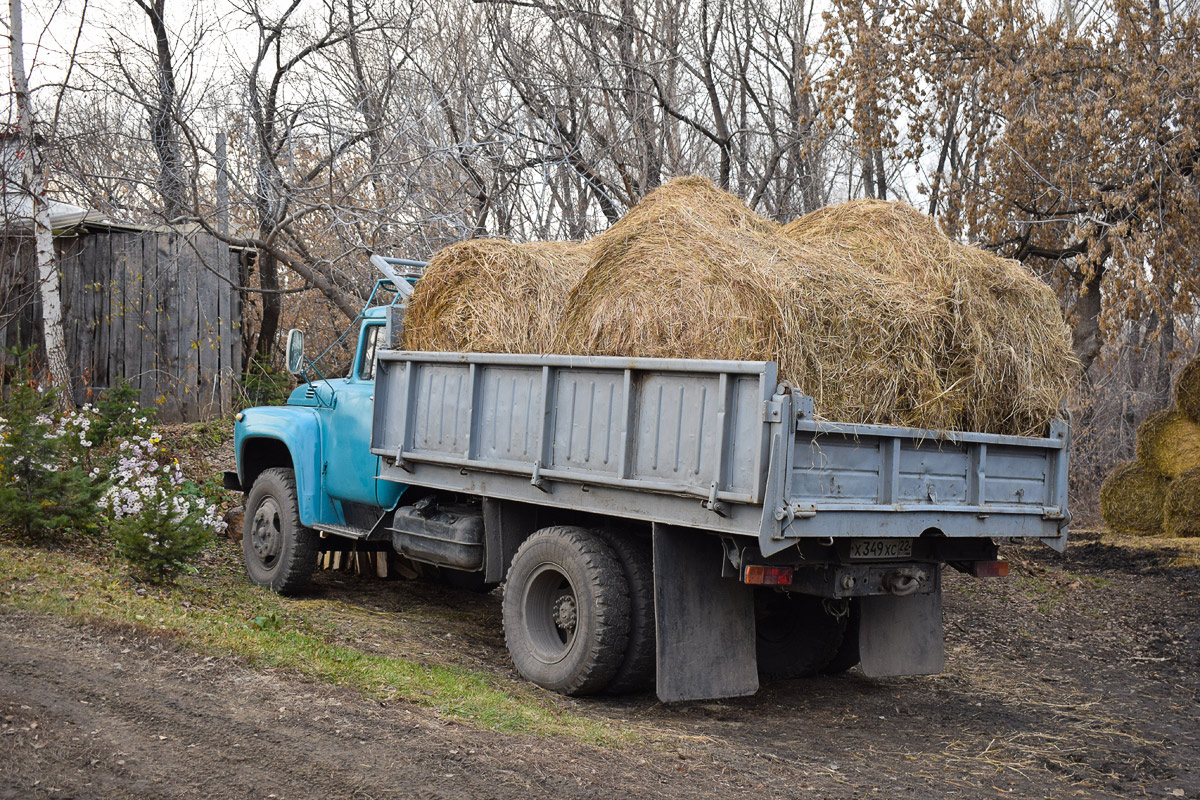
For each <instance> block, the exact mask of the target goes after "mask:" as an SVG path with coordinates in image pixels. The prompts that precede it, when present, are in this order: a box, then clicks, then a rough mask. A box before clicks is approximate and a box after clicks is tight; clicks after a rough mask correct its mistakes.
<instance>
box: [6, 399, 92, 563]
mask: <svg viewBox="0 0 1200 800" xmlns="http://www.w3.org/2000/svg"><path fill="white" fill-rule="evenodd" d="M93 418H94V414H93V412H92V411H91V409H89V408H84V409H83V410H81V411H72V412H68V413H66V414H62V413H60V412H59V408H58V393H57V390H55V389H45V388H43V387H40V386H38V385H37V383H36V382H35V381H33V380H32V379H29V378H28V377H27V376H26V377H24V378H23V379H21V380H18V381H16V382H15V383H14V384H13V385H12V386H11V387H10V389H9V393H8V397H7V398H5V399H4V402H3V403H2V404H0V529H4V530H8V531H10V532H14V533H16V534H18V535H20V536H22V537H23V538H25V539H26V540H29V541H33V542H46V543H48V542H59V541H63V540H65V539H66V538H68V536H69V535H70V534H71V533H72V532H82V533H91V532H94V531H95V530H97V525H96V500H97V498H98V497H99V496H100V493H101V492H102V491H103V486H102V485H101V483H100V481H99V477H100V476H99V473H100V470H98V469H93V470H91V472H89V471H88V467H89V466H90V464H91V457H90V451H91V448H92V442H91V438H90V435H91V426H92V422H93Z"/></svg>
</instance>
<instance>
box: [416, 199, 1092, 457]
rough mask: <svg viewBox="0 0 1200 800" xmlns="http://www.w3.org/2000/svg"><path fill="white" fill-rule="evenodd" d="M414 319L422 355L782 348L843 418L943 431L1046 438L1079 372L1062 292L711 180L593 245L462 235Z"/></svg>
mask: <svg viewBox="0 0 1200 800" xmlns="http://www.w3.org/2000/svg"><path fill="white" fill-rule="evenodd" d="M572 285H573V288H571V287H572ZM405 328H406V332H405V340H404V344H405V346H406V347H408V348H410V349H428V350H458V351H475V352H489V351H490V352H510V353H527V352H528V353H536V352H564V353H573V354H584V355H620V356H641V357H655V356H659V357H673V358H714V359H747V360H771V361H777V362H778V363H779V375H780V378H781V379H782V380H788V381H791V382H792V383H794V384H795V385H796V386H797V387H798V388H799V389H800V391H802V392H805V393H807V394H811V395H813V396H814V398H815V399H816V403H817V410H818V413H820V414H821V415H822V416H824V417H826V418H830V419H838V420H844V421H848V422H872V423H890V424H897V425H912V426H917V427H924V428H933V429H941V430H945V429H956V428H958V429H970V430H982V431H989V432H994V433H1012V434H1044V433H1045V430H1046V423H1047V421H1048V420H1049V419H1051V418H1052V417H1054V416H1055V415H1056V414H1057V413H1058V409H1059V404H1060V403H1061V401H1062V398H1063V397H1064V396H1065V394H1066V392H1067V390H1068V388H1069V386H1070V384H1071V382H1072V380H1073V378H1074V374H1075V370H1076V362H1075V359H1074V356H1073V355H1072V352H1071V348H1070V341H1069V337H1068V335H1067V329H1066V326H1065V324H1064V322H1063V319H1062V314H1061V312H1060V311H1059V308H1058V304H1057V301H1056V300H1055V298H1054V295H1053V292H1051V290H1050V289H1049V287H1047V286H1045V285H1044V284H1042V283H1041V282H1040V281H1039V280H1037V278H1035V277H1034V276H1033V275H1031V274H1030V273H1029V272H1028V271H1026V270H1025V269H1024V267H1022V266H1021V265H1020V264H1017V263H1016V262H1012V261H1005V260H1004V259H1000V258H997V257H995V256H993V255H991V254H989V253H985V252H983V251H980V250H975V249H973V248H968V247H963V246H961V245H958V244H955V243H953V242H951V241H950V240H949V239H948V238H947V237H946V236H945V235H944V234H943V233H942V232H941V230H940V229H938V227H937V225H936V223H935V222H933V220H931V219H930V218H928V217H926V216H924V215H922V214H920V213H919V212H917V211H915V210H914V209H912V208H910V207H908V206H904V205H902V204H898V203H882V202H877V201H861V202H855V203H848V204H845V205H843V206H838V207H835V208H832V209H827V210H824V211H821V212H816V213H814V214H809V215H807V216H805V217H803V218H801V219H800V220H797V221H795V222H793V223H791V224H790V225H788V226H786V227H785V228H781V227H780V226H779V225H777V224H776V223H774V222H772V221H770V220H767V219H765V218H763V217H761V216H759V215H758V214H756V213H754V212H753V211H751V210H750V209H749V208H747V207H746V205H745V204H744V203H743V202H742V201H741V200H740V199H738V198H736V197H734V196H732V195H729V194H727V193H725V192H722V191H720V190H719V189H717V188H716V187H715V186H713V184H712V183H711V182H709V181H707V180H705V179H702V178H682V179H677V180H673V181H670V182H669V183H667V184H665V185H663V186H662V187H660V188H659V189H657V190H656V191H654V192H652V193H651V194H650V195H648V196H647V197H646V198H645V199H643V200H642V202H640V203H639V204H638V205H637V206H635V207H634V208H633V209H631V210H630V211H629V213H627V214H626V215H625V216H624V217H623V218H622V219H621V220H619V221H618V222H617V223H616V224H614V225H613V226H612V227H611V228H609V230H607V231H606V232H604V233H603V234H601V235H599V236H597V237H596V238H595V239H593V240H592V241H591V242H589V243H586V244H583V245H579V244H570V243H567V244H531V245H515V244H511V243H508V242H499V241H495V240H475V241H469V242H463V243H461V244H458V245H453V246H451V247H448V248H446V249H445V250H443V251H441V252H440V253H438V254H437V255H436V256H435V257H434V259H433V261H432V262H431V263H430V266H429V268H428V269H427V271H426V274H425V277H424V278H423V279H422V280H421V281H420V282H419V283H418V287H417V293H416V296H415V297H414V299H413V302H412V303H411V305H410V309H409V312H408V318H407V320H406V323H405Z"/></svg>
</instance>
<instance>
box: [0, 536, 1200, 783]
mask: <svg viewBox="0 0 1200 800" xmlns="http://www.w3.org/2000/svg"><path fill="white" fill-rule="evenodd" d="M1009 552H1010V555H1014V556H1015V557H1016V558H1017V561H1016V563H1015V567H1016V569H1015V574H1014V576H1012V577H1009V578H1007V579H998V580H987V581H975V580H973V579H970V578H965V577H962V576H958V575H948V576H947V580H946V604H945V616H946V631H947V641H946V651H947V668H946V671H945V673H944V674H942V675H939V676H934V677H913V678H901V679H888V680H871V679H868V678H866V677H864V676H862V675H861V674H860V673H858V672H857V671H852V672H850V673H848V674H846V675H843V676H839V677H833V678H821V679H816V680H798V681H787V682H780V683H775V684H769V685H766V686H764V687H763V689H762V691H760V692H759V694H757V695H756V696H754V697H751V698H744V699H738V700H726V701H719V702H717V701H714V702H705V703H688V704H680V705H672V706H665V705H662V704H660V703H658V702H657V701H656V699H655V698H654V697H653V695H638V696H634V697H626V698H619V699H612V698H600V699H583V700H564V701H562V702H563V704H564V707H565V708H568V709H570V710H571V711H573V712H575V713H581V714H585V715H588V716H592V717H594V718H597V719H600V720H605V721H609V722H612V723H614V724H615V725H618V726H621V727H627V728H632V729H634V730H636V731H637V732H639V734H640V735H641V740H640V742H639V743H638V744H634V745H621V746H615V747H596V746H592V745H585V744H581V743H578V742H573V741H557V740H553V739H548V738H545V737H539V736H534V735H524V734H523V735H511V734H498V733H493V732H488V731H480V730H477V729H475V728H472V727H470V726H468V725H465V724H461V723H454V722H447V721H445V720H443V719H441V718H439V717H438V716H437V715H436V713H435V712H433V711H430V710H426V709H422V708H417V707H415V706H408V705H405V704H402V703H386V704H385V703H380V702H378V701H375V700H370V699H367V698H364V697H363V696H361V695H359V694H357V693H355V692H353V691H350V690H346V689H340V688H336V687H329V686H325V685H320V684H316V683H312V682H309V681H305V680H303V679H300V678H298V677H296V676H294V675H291V674H288V673H283V672H273V671H255V670H252V669H250V668H248V667H246V666H245V665H243V664H242V663H240V662H238V661H236V660H234V659H214V658H207V657H202V656H198V655H195V654H194V653H192V652H190V651H188V650H187V649H186V648H185V647H182V646H180V645H179V644H178V643H176V642H173V641H171V640H168V639H162V638H156V637H154V636H153V635H150V634H146V633H144V632H140V631H138V630H135V629H130V628H109V627H104V626H100V625H83V624H68V623H64V622H61V621H58V620H55V619H52V618H49V617H43V616H38V615H31V614H28V613H24V612H21V613H17V612H11V611H10V612H2V613H0V725H2V727H0V797H4V798H9V797H11V798H27V797H84V798H110V797H136V798H159V797H162V798H176V797H180V798H182V797H214V798H225V797H230V798H240V797H254V798H269V797H279V798H304V797H332V796H344V797H353V798H385V797H412V798H457V797H478V798H524V797H556V798H558V797H561V798H576V797H579V798H583V797H605V798H607V797H619V796H628V797H715V796H733V795H750V794H753V795H755V796H762V797H771V798H777V797H813V798H835V799H837V798H867V797H884V798H903V797H920V798H926V797H964V798H983V797H1000V796H1011V797H1021V798H1033V797H1088V798H1092V797H1200V705H1198V701H1200V691H1198V690H1200V680H1198V679H1200V571H1198V570H1197V569H1196V568H1195V567H1190V566H1177V565H1176V564H1177V563H1178V562H1177V561H1174V560H1173V555H1172V554H1171V553H1168V552H1165V551H1163V552H1160V551H1156V550H1154V549H1146V548H1137V549H1133V548H1129V547H1124V546H1121V545H1113V544H1111V543H1109V542H1106V541H1104V540H1102V539H1100V538H1099V537H1095V536H1092V537H1088V536H1083V537H1077V538H1076V541H1075V543H1074V544H1073V545H1072V546H1071V548H1070V549H1069V551H1068V553H1067V555H1066V556H1065V557H1059V556H1057V555H1054V554H1052V553H1050V551H1048V550H1045V549H1043V548H1022V549H1021V550H1019V551H1018V550H1016V549H1013V550H1010V551H1009ZM309 597H317V598H331V599H335V600H337V601H339V602H341V603H344V604H346V607H348V608H363V609H368V610H370V611H371V612H373V613H372V615H371V616H370V618H371V619H373V620H378V624H375V625H367V626H358V627H352V628H348V629H347V631H346V638H347V641H348V642H352V643H353V644H354V645H355V646H357V647H362V648H367V649H370V650H372V651H377V652H396V653H398V654H404V655H405V656H406V657H409V658H416V659H427V660H432V661H437V662H439V663H452V664H459V665H462V666H466V667H469V668H472V669H476V670H481V671H485V672H489V673H491V674H494V675H496V676H497V677H498V679H502V680H509V679H511V680H514V681H515V680H517V679H516V677H515V676H514V675H513V674H512V668H511V665H510V664H509V661H508V659H507V656H506V654H505V652H504V646H503V639H502V636H501V634H500V623H499V603H500V598H499V593H498V592H496V593H493V594H491V595H483V596H480V595H472V594H469V593H465V592H460V591H455V590H452V589H448V588H446V587H443V586H440V585H436V584H431V583H425V582H420V581H411V582H410V581H390V582H383V581H378V580H370V579H366V578H359V577H355V576H349V575H346V574H344V573H331V572H323V573H320V574H318V576H317V579H316V582H315V584H314V587H313V590H312V593H311V594H310V595H309ZM447 608H449V609H451V610H452V611H453V613H452V614H446V613H444V611H445V609H447ZM379 611H383V612H396V613H384V614H379V613H377V612H379Z"/></svg>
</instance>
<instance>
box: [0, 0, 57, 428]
mask: <svg viewBox="0 0 1200 800" xmlns="http://www.w3.org/2000/svg"><path fill="white" fill-rule="evenodd" d="M8 11H9V50H10V52H11V54H12V76H13V89H14V94H15V96H16V102H17V130H18V135H19V136H20V141H21V162H22V163H21V189H22V191H23V192H24V193H25V195H26V196H27V197H28V198H29V203H30V212H31V213H30V216H31V217H32V221H33V236H34V252H35V253H36V256H35V259H36V263H37V274H38V293H39V299H40V300H41V305H42V343H43V346H44V347H45V354H46V365H47V367H48V368H49V372H50V379H51V381H52V382H53V384H54V385H55V386H56V387H57V388H58V389H59V392H58V397H59V402H60V403H62V404H63V405H64V406H68V407H69V406H71V405H72V404H73V399H72V393H71V388H72V387H71V368H70V365H69V364H68V363H67V343H66V333H65V331H64V328H63V318H62V296H61V291H60V282H59V274H58V264H57V263H55V259H54V238H53V231H52V230H51V228H50V205H49V202H48V201H47V198H46V177H45V174H44V171H43V169H44V167H43V164H42V160H41V158H39V157H38V154H37V133H36V130H35V127H34V117H33V103H32V101H31V99H30V96H29V78H28V76H27V75H26V73H25V54H24V45H25V42H24V37H23V35H22V25H21V0H9V3H8Z"/></svg>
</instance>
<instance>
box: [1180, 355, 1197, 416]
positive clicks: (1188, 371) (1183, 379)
mask: <svg viewBox="0 0 1200 800" xmlns="http://www.w3.org/2000/svg"><path fill="white" fill-rule="evenodd" d="M1175 405H1177V406H1178V407H1179V410H1180V411H1182V412H1183V413H1184V414H1185V415H1186V416H1187V418H1188V419H1190V420H1191V421H1192V422H1196V423H1200V357H1197V358H1193V359H1192V360H1191V361H1189V362H1188V363H1187V366H1185V367H1184V368H1183V369H1182V370H1181V371H1180V373H1179V377H1177V378H1176V379H1175Z"/></svg>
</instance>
